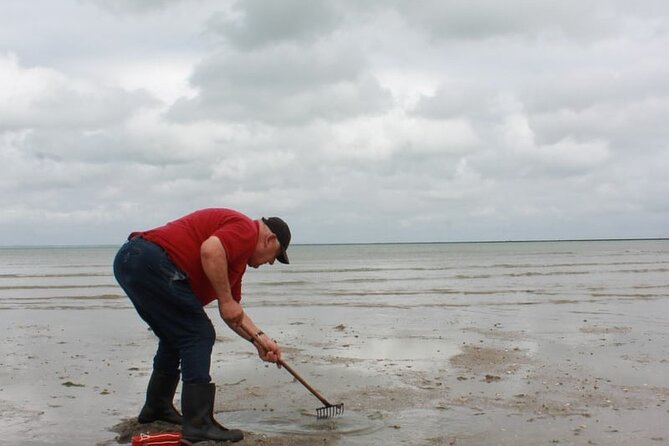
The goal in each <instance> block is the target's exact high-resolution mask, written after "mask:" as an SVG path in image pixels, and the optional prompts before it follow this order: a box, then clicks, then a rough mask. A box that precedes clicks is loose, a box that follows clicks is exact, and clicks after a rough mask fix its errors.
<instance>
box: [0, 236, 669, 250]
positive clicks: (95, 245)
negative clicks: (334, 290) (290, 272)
mask: <svg viewBox="0 0 669 446" xmlns="http://www.w3.org/2000/svg"><path fill="white" fill-rule="evenodd" d="M664 240H669V237H621V238H616V237H604V238H574V239H508V240H453V241H395V242H324V243H293V244H292V245H291V246H356V245H360V246H364V245H448V244H451V245H455V244H486V243H489V244H493V243H496V244H501V243H555V242H623V241H664ZM115 246H120V245H117V244H111V243H90V244H77V245H74V244H44V245H0V249H8V248H102V247H115Z"/></svg>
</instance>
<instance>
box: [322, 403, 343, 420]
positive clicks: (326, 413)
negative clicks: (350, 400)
mask: <svg viewBox="0 0 669 446" xmlns="http://www.w3.org/2000/svg"><path fill="white" fill-rule="evenodd" d="M343 413H344V403H339V404H331V405H329V406H324V407H321V408H319V409H316V418H317V419H319V420H322V419H324V418H330V417H336V416H338V415H341V414H343Z"/></svg>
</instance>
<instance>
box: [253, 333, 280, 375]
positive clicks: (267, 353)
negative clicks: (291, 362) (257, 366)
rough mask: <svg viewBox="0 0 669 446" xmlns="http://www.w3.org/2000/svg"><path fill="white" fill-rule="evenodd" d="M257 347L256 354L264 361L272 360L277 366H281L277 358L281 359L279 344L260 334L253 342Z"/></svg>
mask: <svg viewBox="0 0 669 446" xmlns="http://www.w3.org/2000/svg"><path fill="white" fill-rule="evenodd" d="M253 344H254V345H255V346H256V349H258V356H260V359H262V360H263V361H265V362H273V363H275V364H276V366H277V367H279V368H281V364H280V363H279V360H280V359H281V349H280V348H279V345H278V344H277V343H276V342H275V341H274V340H272V339H270V338H268V337H267V336H265V335H264V334H263V335H260V336H258V337H257V338H256V339H255V342H254V343H253Z"/></svg>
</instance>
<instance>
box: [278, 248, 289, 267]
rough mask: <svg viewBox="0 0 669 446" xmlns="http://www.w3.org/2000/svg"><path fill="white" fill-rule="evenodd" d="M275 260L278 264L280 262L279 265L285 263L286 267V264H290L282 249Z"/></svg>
mask: <svg viewBox="0 0 669 446" xmlns="http://www.w3.org/2000/svg"><path fill="white" fill-rule="evenodd" d="M276 259H277V260H278V261H279V262H281V263H285V264H286V265H288V264H289V263H290V262H289V261H288V254H287V253H286V250H285V249H282V250H281V254H279V255H278V256H276Z"/></svg>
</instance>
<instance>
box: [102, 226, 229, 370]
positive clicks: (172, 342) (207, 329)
mask: <svg viewBox="0 0 669 446" xmlns="http://www.w3.org/2000/svg"><path fill="white" fill-rule="evenodd" d="M114 276H115V277H116V280H117V281H118V283H119V284H120V285H121V288H123V291H125V293H126V294H127V295H128V297H129V298H130V300H131V301H132V303H133V305H134V306H135V309H136V310H137V313H139V315H140V317H141V318H142V319H144V321H146V323H147V324H149V326H150V327H151V329H152V330H153V332H154V333H155V334H156V336H158V339H159V342H158V351H157V352H156V355H155V357H154V358H153V370H155V371H160V372H162V373H165V374H168V375H174V374H176V373H178V372H179V363H181V377H182V380H183V382H185V383H208V382H210V381H211V376H210V375H209V368H210V366H211V351H212V349H213V346H214V341H215V340H216V332H215V331H214V326H213V325H212V323H211V320H210V319H209V317H208V316H207V314H206V313H205V311H204V309H203V308H202V304H201V303H200V301H199V300H198V299H197V297H195V294H193V291H192V289H191V288H190V286H189V284H188V278H187V277H186V274H184V273H183V272H182V271H181V270H180V269H179V268H177V267H176V266H175V265H174V263H172V261H171V260H170V259H169V257H168V256H167V254H166V253H165V251H163V249H162V248H161V247H160V246H158V245H156V244H154V243H152V242H150V241H148V240H145V239H143V238H141V237H135V238H133V239H131V240H129V241H127V242H126V243H125V244H124V245H123V246H122V247H121V249H119V251H118V253H117V254H116V258H115V259H114Z"/></svg>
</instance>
